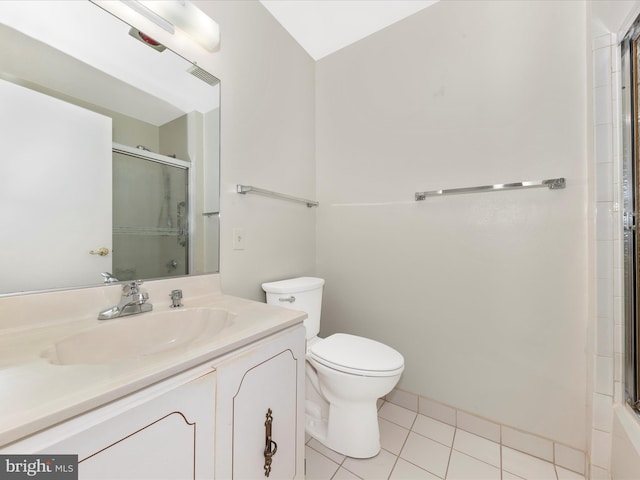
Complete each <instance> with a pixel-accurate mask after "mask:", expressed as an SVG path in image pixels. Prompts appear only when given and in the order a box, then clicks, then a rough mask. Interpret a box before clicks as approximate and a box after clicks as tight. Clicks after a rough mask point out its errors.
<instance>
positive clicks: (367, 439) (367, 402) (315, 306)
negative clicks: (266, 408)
mask: <svg viewBox="0 0 640 480" xmlns="http://www.w3.org/2000/svg"><path fill="white" fill-rule="evenodd" d="M323 285H324V280H323V279H322V278H314V277H300V278H292V279H289V280H281V281H278V282H270V283H263V284H262V288H263V290H264V291H265V292H266V293H267V303H268V304H270V305H278V306H280V307H286V308H291V309H293V310H301V311H304V312H306V313H307V314H308V316H309V318H307V319H306V320H305V321H304V325H305V327H306V329H307V363H306V370H307V375H306V377H307V380H306V432H307V433H308V434H309V435H311V436H312V437H313V438H315V439H316V440H318V441H319V442H320V443H322V444H323V445H325V446H327V447H329V448H330V449H332V450H335V451H336V452H339V453H342V454H343V455H347V456H349V457H354V458H369V457H373V456H375V455H377V454H378V452H379V451H380V430H379V427H378V411H377V400H378V398H380V397H382V396H384V395H386V394H387V393H389V392H390V391H391V390H392V389H393V387H395V385H396V384H397V383H398V380H399V379H400V375H401V374H402V371H403V370H404V358H403V357H402V355H401V354H400V353H398V352H397V351H395V350H394V349H393V348H391V347H389V346H387V345H384V344H383V343H380V342H376V341H374V340H370V339H368V338H363V337H357V336H355V335H347V334H344V333H336V334H333V335H330V336H328V337H327V338H324V339H322V338H319V337H318V336H317V335H318V332H319V331H320V310H321V306H322V287H323Z"/></svg>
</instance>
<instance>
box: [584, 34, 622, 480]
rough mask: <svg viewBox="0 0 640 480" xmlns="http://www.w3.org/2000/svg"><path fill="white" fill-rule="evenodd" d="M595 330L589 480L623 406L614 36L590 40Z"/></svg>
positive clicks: (602, 461)
mask: <svg viewBox="0 0 640 480" xmlns="http://www.w3.org/2000/svg"><path fill="white" fill-rule="evenodd" d="M592 48H593V52H592V53H593V67H594V72H593V79H594V82H593V88H594V90H593V102H594V120H595V121H594V123H595V126H594V138H595V165H594V168H593V171H594V172H595V198H594V200H595V213H596V219H595V220H596V229H595V233H596V249H595V255H596V269H595V285H596V305H597V306H596V328H595V343H594V344H595V349H594V358H593V362H594V364H593V372H594V378H593V398H592V399H591V405H592V417H591V444H590V448H589V450H590V457H591V465H590V470H591V478H592V479H596V480H598V479H609V478H611V476H610V473H609V472H610V470H611V435H612V424H613V421H612V418H613V415H612V414H613V410H612V408H613V404H614V403H622V402H623V401H624V388H623V383H622V382H623V375H622V365H623V328H622V314H623V309H622V305H623V303H622V293H623V270H622V267H623V259H622V255H623V248H622V228H621V210H622V208H621V205H622V193H621V178H622V155H621V154H622V149H621V142H620V138H621V137H620V95H619V92H620V49H619V47H618V45H617V37H616V35H615V34H608V35H603V36H600V37H596V38H595V39H594V40H593V45H592Z"/></svg>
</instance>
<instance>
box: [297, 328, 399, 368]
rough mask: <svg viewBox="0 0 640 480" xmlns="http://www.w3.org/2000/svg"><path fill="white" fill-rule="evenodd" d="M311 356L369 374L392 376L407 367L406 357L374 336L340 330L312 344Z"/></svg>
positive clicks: (309, 352)
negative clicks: (351, 333) (377, 340)
mask: <svg viewBox="0 0 640 480" xmlns="http://www.w3.org/2000/svg"><path fill="white" fill-rule="evenodd" d="M308 355H309V357H310V358H311V359H312V360H314V361H316V362H318V363H320V364H322V365H324V366H326V367H329V368H332V369H334V370H338V371H340V372H344V373H350V374H354V375H363V376H369V377H389V376H393V375H397V374H399V373H400V372H402V370H403V369H404V358H403V356H402V355H401V354H400V353H398V352H397V351H396V350H394V349H393V348H391V347H389V346H388V345H385V344H384V343H380V342H376V341H375V340H371V339H370V338H364V337H358V336H356V335H349V334H346V333H336V334H333V335H330V336H329V337H327V338H325V339H323V340H319V341H317V342H314V343H312V344H311V345H309V348H308Z"/></svg>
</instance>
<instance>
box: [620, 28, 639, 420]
mask: <svg viewBox="0 0 640 480" xmlns="http://www.w3.org/2000/svg"><path fill="white" fill-rule="evenodd" d="M639 44H640V21H638V20H636V22H635V23H634V24H633V26H632V27H631V28H630V30H629V32H628V33H627V35H626V36H625V38H624V40H623V41H622V43H621V54H622V55H621V56H622V58H621V70H622V71H621V83H622V85H621V87H622V88H621V91H620V98H621V99H622V100H621V107H622V125H621V130H622V204H623V205H622V207H623V248H624V251H623V256H624V335H625V351H624V355H625V362H624V382H625V397H626V401H627V403H628V404H629V405H630V406H631V407H632V408H634V409H635V410H636V411H639V410H640V390H639V388H640V351H639V347H640V328H639V326H640V325H639V324H640V318H639V317H638V313H639V312H640V295H639V294H638V279H639V278H640V262H639V259H638V253H639V252H640V245H639V238H638V234H637V229H636V220H635V219H636V215H637V212H638V211H640V208H639V207H640V177H639V175H640V168H639V167H640V142H639V139H640V135H639V133H640V118H638V113H639V111H640V109H639V108H638V107H639V106H640V95H639V90H638V81H639V80H640V75H639V68H640V64H639V62H638V55H640V45H639Z"/></svg>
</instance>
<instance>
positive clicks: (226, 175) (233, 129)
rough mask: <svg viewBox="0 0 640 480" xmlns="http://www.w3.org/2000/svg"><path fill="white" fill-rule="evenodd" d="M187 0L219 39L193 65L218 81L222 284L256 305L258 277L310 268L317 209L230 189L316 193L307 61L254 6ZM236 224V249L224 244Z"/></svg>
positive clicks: (311, 89)
mask: <svg viewBox="0 0 640 480" xmlns="http://www.w3.org/2000/svg"><path fill="white" fill-rule="evenodd" d="M194 3H195V4H196V5H197V6H198V7H199V8H201V9H202V10H204V11H205V12H206V13H207V14H209V15H210V16H211V17H212V18H213V19H215V20H216V21H217V22H218V23H219V24H220V28H221V35H222V47H221V50H220V52H219V53H217V54H216V55H214V56H213V59H212V60H209V63H210V66H209V68H207V65H206V63H204V62H201V63H200V66H202V67H203V68H206V69H208V70H209V71H210V72H211V73H213V74H215V75H216V76H218V77H219V78H220V79H221V81H222V86H221V125H222V135H221V145H222V147H221V211H222V216H221V239H220V240H221V242H220V248H221V251H220V271H221V272H222V273H221V278H222V286H223V290H224V291H225V292H226V293H229V294H234V295H239V296H242V297H246V298H252V299H255V300H261V301H264V293H263V292H262V289H261V288H260V284H261V283H262V282H264V281H268V280H274V279H279V278H285V277H290V276H296V275H303V274H310V273H313V272H314V268H315V215H316V210H314V209H309V208H307V207H305V206H304V205H300V204H294V203H289V202H284V201H282V200H275V199H270V198H266V197H259V196H256V195H239V194H237V193H235V186H236V184H244V185H253V186H256V187H260V188H265V189H267V190H274V191H278V192H282V193H285V194H289V195H294V196H300V197H305V198H315V196H316V192H315V155H314V149H315V120H314V112H315V110H314V87H315V81H314V74H315V63H314V61H313V60H312V59H311V57H309V56H308V55H307V54H306V52H305V51H304V50H303V49H302V48H301V47H300V46H299V45H298V44H297V43H296V42H295V41H294V40H293V39H292V38H291V37H290V35H289V34H288V33H287V32H286V31H285V30H284V29H283V28H282V27H281V26H280V24H279V23H277V22H276V21H275V19H274V18H273V17H272V16H271V14H270V13H269V12H268V11H267V10H266V9H265V8H264V7H263V6H262V5H260V4H259V3H258V2H248V1H247V2H237V1H215V2H211V1H195V2H194ZM203 60H204V59H203ZM235 228H241V229H243V230H244V232H245V241H246V247H245V249H244V250H233V249H232V231H233V229H235Z"/></svg>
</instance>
